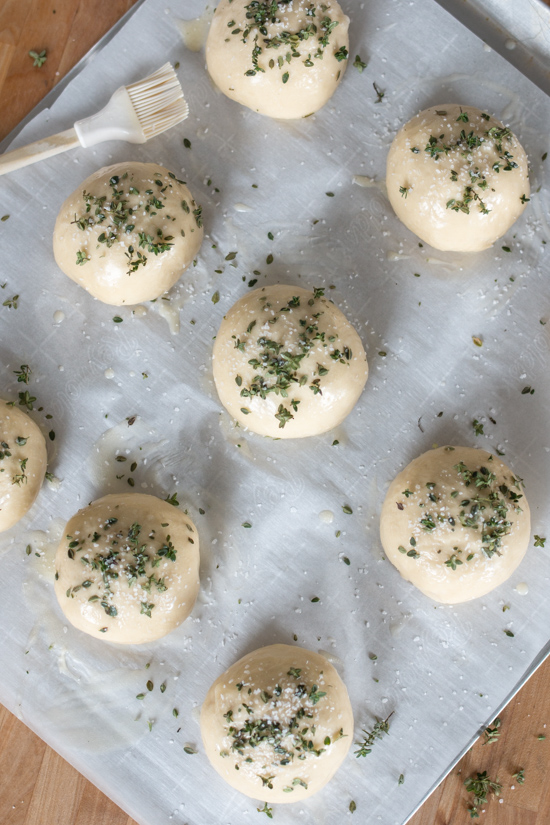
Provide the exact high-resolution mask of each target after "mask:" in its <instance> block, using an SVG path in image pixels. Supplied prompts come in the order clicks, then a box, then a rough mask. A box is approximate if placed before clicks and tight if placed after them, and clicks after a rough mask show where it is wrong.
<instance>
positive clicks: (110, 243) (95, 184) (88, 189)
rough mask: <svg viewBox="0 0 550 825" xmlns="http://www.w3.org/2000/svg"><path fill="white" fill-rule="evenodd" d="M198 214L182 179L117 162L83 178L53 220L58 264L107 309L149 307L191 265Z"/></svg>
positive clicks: (198, 235)
mask: <svg viewBox="0 0 550 825" xmlns="http://www.w3.org/2000/svg"><path fill="white" fill-rule="evenodd" d="M202 236H203V229H202V212H201V208H200V206H198V205H197V204H196V203H195V201H194V200H193V196H192V195H191V192H190V191H189V189H188V188H187V186H186V185H185V183H184V182H183V181H180V180H178V179H177V178H176V176H175V175H173V174H172V172H169V171H168V169H165V168H164V167H163V166H161V165H160V164H158V163H136V162H132V163H130V162H128V163H115V164H114V165H113V166H105V167H104V168H103V169H99V170H98V171H97V172H94V174H93V175H90V176H89V177H88V178H86V180H85V181H83V183H82V184H81V185H80V186H79V187H78V189H76V190H75V191H74V192H73V194H72V195H70V196H69V197H68V198H67V200H66V201H65V203H64V204H63V206H62V207H61V210H60V212H59V215H58V216H57V221H56V223H55V229H54V234H53V251H54V255H55V260H56V261H57V264H58V266H59V267H60V269H62V270H63V272H64V273H65V275H68V276H69V278H71V279H72V280H73V281H76V283H77V284H80V286H82V287H84V289H86V290H87V291H88V292H89V293H90V294H91V295H93V296H94V298H98V299H99V300H100V301H103V302H104V303H106V304H112V305H113V306H122V305H123V304H138V303H140V302H141V301H151V300H153V299H154V298H158V297H159V296H160V295H162V294H163V293H164V292H166V291H167V290H168V289H170V288H171V287H172V286H173V285H174V284H175V283H176V281H177V280H178V279H179V278H180V276H181V275H182V273H183V272H184V270H186V269H187V267H188V266H189V265H190V264H191V262H192V261H193V259H194V258H195V256H196V254H197V252H198V251H199V248H200V245H201V242H202Z"/></svg>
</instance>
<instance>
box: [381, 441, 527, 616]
mask: <svg viewBox="0 0 550 825" xmlns="http://www.w3.org/2000/svg"><path fill="white" fill-rule="evenodd" d="M380 536H381V540H382V546H383V547H384V551H385V553H386V555H387V557H388V558H389V560H390V561H391V562H392V564H394V565H395V567H396V568H397V569H398V570H399V572H400V573H401V575H402V576H403V578H405V579H407V580H408V581H410V582H412V584H414V585H415V587H418V589H419V590H421V591H422V592H423V593H424V594H425V595H426V596H429V597H430V598H431V599H434V601H437V602H442V603H445V604H458V603H459V602H466V601H469V600H471V599H476V598H479V597H480V596H484V595H485V594H486V593H489V592H490V591H491V590H494V589H495V587H498V586H499V585H500V584H502V583H503V582H505V581H506V579H508V578H509V577H510V576H511V575H512V573H513V572H514V571H515V570H516V568H517V567H518V565H519V564H520V562H521V560H522V559H523V557H524V555H525V553H526V551H527V547H528V545H529V538H530V515H529V505H528V504H527V500H526V498H525V495H524V492H523V487H522V485H521V482H520V480H519V479H517V478H516V477H515V476H514V474H513V473H512V471H511V470H510V469H509V468H508V467H507V466H506V464H504V463H503V462H502V461H501V460H500V459H499V458H497V457H496V456H493V455H491V454H490V453H488V452H486V451H485V450H477V449H474V448H471V447H439V448H437V449H435V450H430V451H429V452H427V453H423V454H422V455H421V456H419V457H418V458H416V459H414V461H412V462H411V463H410V464H409V465H408V466H407V467H405V469H404V470H402V472H400V473H399V475H398V476H396V478H395V479H394V481H392V483H391V484H390V487H389V490H388V493H387V495H386V499H385V501H384V505H383V507H382V514H381V517H380Z"/></svg>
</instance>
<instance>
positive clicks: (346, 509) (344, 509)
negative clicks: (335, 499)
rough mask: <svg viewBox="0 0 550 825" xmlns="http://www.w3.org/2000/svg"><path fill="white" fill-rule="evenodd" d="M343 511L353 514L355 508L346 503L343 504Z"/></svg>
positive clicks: (349, 514) (348, 514)
mask: <svg viewBox="0 0 550 825" xmlns="http://www.w3.org/2000/svg"><path fill="white" fill-rule="evenodd" d="M342 512H343V513H345V514H346V515H347V516H351V515H352V514H353V510H352V509H351V507H350V506H349V504H344V505H343V506H342Z"/></svg>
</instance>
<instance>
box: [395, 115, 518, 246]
mask: <svg viewBox="0 0 550 825" xmlns="http://www.w3.org/2000/svg"><path fill="white" fill-rule="evenodd" d="M386 186H387V190H388V197H389V199H390V203H391V205H392V206H393V208H394V210H395V213H396V215H397V217H398V218H399V219H400V220H402V221H403V223H404V224H405V226H406V227H408V228H409V229H410V230H411V231H412V232H414V233H415V235H418V237H419V238H421V239H422V240H423V241H425V242H426V243H428V244H430V246H433V247H435V249H442V250H454V251H457V252H479V251H480V250H482V249H487V248H488V247H489V246H491V244H493V243H494V242H495V241H496V240H497V239H498V238H500V237H502V235H504V234H505V232H507V231H508V229H510V227H511V226H512V224H513V223H514V221H516V220H517V218H518V217H519V216H520V215H521V213H522V212H523V210H524V209H525V205H526V203H527V201H528V200H529V191H530V189H529V177H528V169H527V156H526V154H525V152H524V150H523V148H522V146H521V144H520V143H519V141H518V139H517V138H516V137H515V136H514V135H513V134H512V132H511V131H510V129H508V128H505V127H504V126H503V125H502V123H500V121H498V120H496V119H495V118H494V117H492V116H491V115H488V114H486V113H485V112H482V111H481V110H480V109H476V108H475V107H474V106H459V105H457V104H456V103H447V104H444V105H442V106H433V107H431V108H430V109H425V110H424V111H423V112H420V114H418V115H416V117H413V118H412V120H409V122H408V123H406V124H405V126H403V128H402V129H401V130H400V131H399V132H398V133H397V135H396V136H395V138H394V141H393V143H392V145H391V147H390V151H389V154H388V162H387V170H386Z"/></svg>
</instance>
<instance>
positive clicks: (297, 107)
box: [206, 0, 349, 119]
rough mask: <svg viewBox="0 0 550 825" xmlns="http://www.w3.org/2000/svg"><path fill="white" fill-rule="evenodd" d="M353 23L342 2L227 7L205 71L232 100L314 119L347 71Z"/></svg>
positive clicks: (219, 15)
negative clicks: (344, 10)
mask: <svg viewBox="0 0 550 825" xmlns="http://www.w3.org/2000/svg"><path fill="white" fill-rule="evenodd" d="M348 26H349V18H348V17H346V15H345V14H344V13H343V11H342V9H341V8H340V6H339V5H338V3H337V2H336V0H325V2H323V3H320V2H317V0H313V1H312V2H309V0H308V2H306V1H305V0H279V2H275V3H267V2H253V3H251V2H249V0H221V2H220V3H219V4H218V7H217V8H216V12H215V14H214V18H213V20H212V24H211V26H210V31H209V32H208V38H207V40H206V65H207V67H208V71H209V73H210V76H211V78H212V80H213V81H214V83H215V84H216V86H217V87H218V88H219V89H220V91H222V92H223V93H224V94H225V95H227V97H230V98H231V99H232V100H236V101H237V102H238V103H242V104H243V105H244V106H248V108H249V109H253V110H254V111H255V112H259V113H260V114H262V115H268V116H269V117H276V118H284V119H290V118H299V117H307V116H308V115H311V114H313V113H314V112H316V111H317V110H318V109H320V108H321V106H324V105H325V103H326V102H327V100H329V98H330V97H332V95H333V94H334V92H335V91H336V87H337V86H338V84H339V82H340V80H341V79H342V77H343V74H344V72H345V70H346V64H347V59H348V47H349V40H348Z"/></svg>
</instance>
